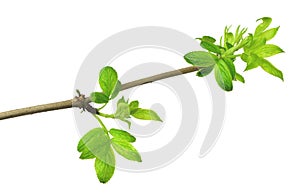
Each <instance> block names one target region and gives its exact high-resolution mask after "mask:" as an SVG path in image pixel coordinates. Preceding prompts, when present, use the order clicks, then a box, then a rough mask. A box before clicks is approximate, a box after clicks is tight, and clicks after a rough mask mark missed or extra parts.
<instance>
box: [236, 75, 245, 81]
mask: <svg viewBox="0 0 300 196" xmlns="http://www.w3.org/2000/svg"><path fill="white" fill-rule="evenodd" d="M235 79H236V80H237V81H240V82H242V83H245V79H244V77H243V76H242V75H241V74H239V73H235Z"/></svg>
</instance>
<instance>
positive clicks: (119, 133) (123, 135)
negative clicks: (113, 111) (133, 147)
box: [109, 129, 136, 142]
mask: <svg viewBox="0 0 300 196" xmlns="http://www.w3.org/2000/svg"><path fill="white" fill-rule="evenodd" d="M109 133H110V134H111V135H112V136H113V137H114V138H116V139H120V140H124V141H127V142H135V140H136V139H135V137H134V136H133V135H131V134H130V133H128V132H127V131H123V130H120V129H110V130H109Z"/></svg>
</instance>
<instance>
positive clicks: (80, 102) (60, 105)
mask: <svg viewBox="0 0 300 196" xmlns="http://www.w3.org/2000/svg"><path fill="white" fill-rule="evenodd" d="M199 69H200V67H193V66H191V67H185V68H182V69H178V70H174V71H169V72H165V73H161V74H157V75H154V76H150V77H147V78H143V79H139V80H135V81H132V82H128V83H126V84H123V85H122V87H121V90H126V89H129V88H133V87H136V86H139V85H143V84H147V83H151V82H154V81H157V80H162V79H165V78H170V77H174V76H178V75H181V74H187V73H191V72H195V71H198V70H199ZM90 102H91V100H90V98H89V97H85V96H84V95H82V94H79V95H78V96H76V97H74V98H73V99H69V100H66V101H60V102H54V103H48V104H43V105H37V106H32V107H27V108H21V109H15V110H10V111H6V112H1V113H0V120H4V119H8V118H14V117H18V116H24V115H28V114H35V113H41V112H48V111H53V110H61V109H66V108H72V107H78V108H81V109H83V110H86V111H88V112H90V113H92V114H97V113H98V111H97V110H96V109H95V108H93V107H92V106H91V105H90Z"/></svg>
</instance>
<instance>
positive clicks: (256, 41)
mask: <svg viewBox="0 0 300 196" xmlns="http://www.w3.org/2000/svg"><path fill="white" fill-rule="evenodd" d="M266 42H267V41H266V39H265V38H259V39H253V40H252V41H251V43H249V44H247V45H246V46H245V47H244V51H245V52H246V53H251V52H252V51H254V50H256V49H257V48H259V47H261V46H263V45H266Z"/></svg>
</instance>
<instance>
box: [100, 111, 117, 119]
mask: <svg viewBox="0 0 300 196" xmlns="http://www.w3.org/2000/svg"><path fill="white" fill-rule="evenodd" d="M98 115H100V116H102V117H104V118H115V115H114V114H104V113H101V112H99V114H98Z"/></svg>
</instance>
